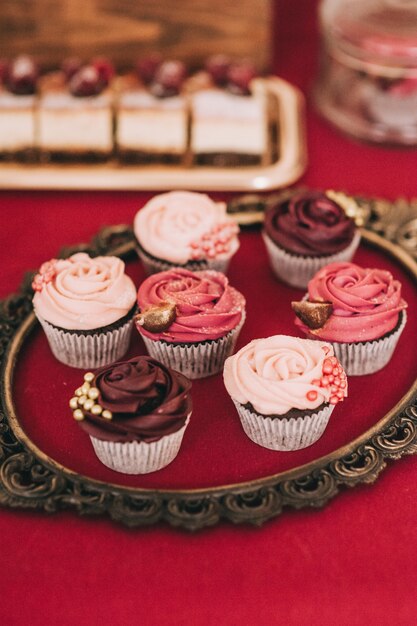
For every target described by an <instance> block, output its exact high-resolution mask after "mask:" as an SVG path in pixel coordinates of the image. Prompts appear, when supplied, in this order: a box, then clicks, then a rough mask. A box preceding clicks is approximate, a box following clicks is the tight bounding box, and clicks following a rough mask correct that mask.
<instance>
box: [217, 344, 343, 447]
mask: <svg viewBox="0 0 417 626" xmlns="http://www.w3.org/2000/svg"><path fill="white" fill-rule="evenodd" d="M223 376H224V384H225V387H226V389H227V391H228V393H229V394H230V396H231V398H232V400H233V402H234V404H235V406H236V409H237V412H238V414H239V417H240V421H241V422H242V426H243V430H244V431H245V433H246V434H247V436H248V437H249V438H250V439H252V441H254V442H255V443H257V444H259V445H260V446H263V447H264V448H269V449H270V450H283V451H289V450H299V449H300V448H306V447H307V446H310V445H311V444H312V443H314V442H315V441H317V439H319V437H321V435H322V434H323V432H324V430H325V428H326V426H327V423H328V421H329V418H330V415H331V413H332V412H333V409H334V407H335V405H336V404H338V402H341V401H343V400H344V398H345V397H346V396H347V381H346V374H345V372H344V371H343V368H342V366H341V365H340V363H339V362H338V360H337V358H336V357H335V356H334V353H333V348H332V347H331V345H329V344H327V343H323V342H321V341H320V342H319V341H311V340H309V339H298V338H296V337H287V336H285V335H275V336H273V337H267V338H266V339H254V340H253V341H251V342H250V343H248V345H246V346H245V347H244V348H242V349H241V350H239V352H237V353H236V354H235V355H233V356H231V357H229V358H228V359H227V360H226V362H225V364H224V372H223Z"/></svg>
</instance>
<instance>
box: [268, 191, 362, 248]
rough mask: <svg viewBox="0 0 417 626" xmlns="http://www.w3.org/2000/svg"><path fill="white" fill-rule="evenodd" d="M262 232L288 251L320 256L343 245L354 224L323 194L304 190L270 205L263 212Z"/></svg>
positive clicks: (339, 207)
mask: <svg viewBox="0 0 417 626" xmlns="http://www.w3.org/2000/svg"><path fill="white" fill-rule="evenodd" d="M265 231H266V233H267V235H268V236H269V237H270V238H271V239H272V241H273V242H274V243H276V244H277V245H278V246H280V247H282V248H284V250H287V251H288V252H290V253H292V254H297V255H301V256H323V255H332V254H336V253H337V252H340V251H341V250H343V249H344V248H347V247H348V245H349V244H350V243H351V241H352V240H353V237H354V234H355V231H356V226H355V222H354V220H353V219H351V218H349V217H347V215H346V213H345V211H344V209H343V208H342V206H340V205H339V204H338V203H337V202H335V201H334V200H332V199H331V198H330V197H328V196H327V195H326V194H324V193H320V192H317V191H307V192H299V193H295V194H294V195H292V196H291V197H290V198H288V199H286V200H284V201H283V202H279V203H278V204H276V205H275V206H272V207H270V208H269V209H268V211H267V212H266V214H265Z"/></svg>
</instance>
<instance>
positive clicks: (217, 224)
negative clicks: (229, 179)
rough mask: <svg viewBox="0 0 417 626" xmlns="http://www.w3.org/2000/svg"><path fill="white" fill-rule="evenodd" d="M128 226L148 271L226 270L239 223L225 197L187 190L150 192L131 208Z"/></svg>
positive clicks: (234, 248) (237, 240) (237, 242)
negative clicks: (146, 199) (132, 214)
mask: <svg viewBox="0 0 417 626" xmlns="http://www.w3.org/2000/svg"><path fill="white" fill-rule="evenodd" d="M133 230H134V233H135V237H136V240H137V251H138V255H139V258H140V259H141V261H142V263H143V264H144V267H145V269H146V271H147V272H148V274H153V273H155V272H160V271H163V270H168V269H171V268H173V267H183V268H184V269H190V270H204V269H213V270H217V271H219V272H226V271H227V268H228V266H229V262H230V259H231V258H232V256H233V255H234V254H235V252H236V251H237V250H238V248H239V239H238V232H239V228H238V226H237V225H236V224H235V222H234V221H233V220H232V219H231V218H230V217H229V216H228V215H227V214H226V205H225V203H224V202H214V201H213V200H211V199H210V198H209V197H208V196H206V195H205V194H202V193H195V192H191V191H171V192H170V193H163V194H160V195H158V196H155V197H154V198H152V200H150V201H149V202H148V203H147V204H146V205H145V206H144V207H143V208H142V209H141V210H140V211H139V212H138V213H137V214H136V217H135V221H134V225H133Z"/></svg>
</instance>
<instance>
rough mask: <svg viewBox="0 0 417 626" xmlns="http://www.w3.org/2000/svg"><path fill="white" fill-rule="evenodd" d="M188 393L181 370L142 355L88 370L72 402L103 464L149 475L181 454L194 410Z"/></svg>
mask: <svg viewBox="0 0 417 626" xmlns="http://www.w3.org/2000/svg"><path fill="white" fill-rule="evenodd" d="M190 390H191V383H190V381H189V380H188V379H187V378H186V377H185V376H183V375H182V374H180V373H179V372H175V371H173V370H171V369H170V368H168V367H166V366H165V365H163V364H162V363H159V362H158V361H156V360H155V359H153V358H151V357H148V356H138V357H135V358H133V359H130V360H126V361H119V362H118V363H112V364H111V365H107V366H105V367H102V368H100V369H99V370H97V371H96V372H95V373H93V372H87V374H85V376H84V381H83V383H82V385H81V386H80V387H79V388H78V389H76V390H75V393H74V397H73V398H71V400H70V403H69V404H70V408H71V409H72V410H73V416H74V419H76V420H77V421H78V422H79V424H80V426H81V428H82V429H83V430H85V431H86V432H87V433H88V434H89V435H90V439H91V442H92V444H93V447H94V450H95V452H96V454H97V456H98V458H99V459H100V461H101V462H102V463H103V464H104V465H106V466H107V467H109V468H110V469H113V470H115V471H116V472H122V473H124V474H147V473H149V472H155V471H156V470H159V469H161V468H163V467H165V466H166V465H168V464H169V463H171V461H173V460H174V458H175V457H176V456H177V454H178V451H179V449H180V446H181V442H182V438H183V435H184V432H185V429H186V427H187V424H188V421H189V418H190V415H191V410H192V404H191V395H190Z"/></svg>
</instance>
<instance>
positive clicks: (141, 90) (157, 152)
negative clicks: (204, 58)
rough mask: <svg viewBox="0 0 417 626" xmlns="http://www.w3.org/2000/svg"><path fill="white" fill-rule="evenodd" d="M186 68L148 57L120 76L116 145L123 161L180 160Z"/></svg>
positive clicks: (185, 119)
mask: <svg viewBox="0 0 417 626" xmlns="http://www.w3.org/2000/svg"><path fill="white" fill-rule="evenodd" d="M185 77H186V68H185V66H184V64H183V63H181V62H180V61H164V62H161V61H160V60H159V59H158V58H155V57H153V58H148V59H144V60H143V61H140V62H138V63H137V66H136V70H135V72H132V73H131V74H129V75H126V76H123V77H121V79H120V81H119V85H118V98H117V106H116V145H117V153H118V156H119V158H120V159H121V160H122V161H124V162H132V163H143V162H155V161H156V162H166V163H178V162H181V161H182V159H183V158H184V156H185V154H186V149H187V141H188V105H187V100H186V97H185V96H184V94H183V85H184V81H185Z"/></svg>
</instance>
